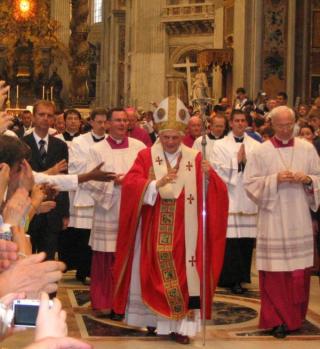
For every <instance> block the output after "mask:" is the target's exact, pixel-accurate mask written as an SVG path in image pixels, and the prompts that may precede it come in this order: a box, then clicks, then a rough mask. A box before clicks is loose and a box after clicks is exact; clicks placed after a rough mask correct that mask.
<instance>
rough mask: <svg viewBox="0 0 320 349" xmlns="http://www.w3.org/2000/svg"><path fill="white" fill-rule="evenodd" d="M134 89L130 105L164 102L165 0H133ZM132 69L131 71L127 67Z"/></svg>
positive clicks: (131, 49) (129, 53) (129, 52)
mask: <svg viewBox="0 0 320 349" xmlns="http://www.w3.org/2000/svg"><path fill="white" fill-rule="evenodd" d="M131 3H132V4H131V14H130V22H129V23H128V22H127V26H129V28H130V29H131V30H130V38H128V39H129V40H130V47H129V46H127V52H126V55H127V56H129V57H130V62H129V64H130V76H129V77H127V81H128V85H127V86H126V87H125V89H126V90H128V89H129V90H130V97H129V98H128V102H129V104H132V105H135V106H139V107H140V106H141V107H143V108H150V101H161V100H162V99H163V98H164V96H165V81H164V77H165V62H166V51H165V38H166V33H165V30H164V26H163V25H162V24H161V23H160V15H161V8H162V5H163V1H162V0H153V1H144V0H131ZM127 72H128V70H127Z"/></svg>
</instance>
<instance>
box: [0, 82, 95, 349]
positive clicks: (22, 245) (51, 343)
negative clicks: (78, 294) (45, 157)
mask: <svg viewBox="0 0 320 349" xmlns="http://www.w3.org/2000/svg"><path fill="white" fill-rule="evenodd" d="M7 92H8V87H5V84H4V82H2V81H1V82H0V110H1V109H2V107H3V105H4V103H5V100H6V96H7ZM11 122H12V117H11V116H9V115H7V114H6V113H5V112H0V134H1V133H2V132H3V131H4V130H6V129H7V128H8V127H9V126H10V125H11ZM65 165H66V164H64V163H63V162H62V163H59V164H57V166H56V167H57V168H53V169H51V170H50V171H52V173H51V174H54V173H55V172H56V173H59V172H60V171H61V168H63V167H64V166H65ZM55 194H56V189H55V188H53V187H50V186H48V185H35V184H34V180H33V174H32V170H31V167H30V165H29V164H28V162H27V161H25V160H24V161H23V162H22V164H21V168H20V171H19V172H18V175H17V176H10V168H9V166H8V165H7V164H5V163H1V164H0V204H1V209H0V213H1V216H2V220H3V223H7V224H9V225H10V226H11V232H12V234H13V241H7V240H2V239H0V303H1V306H2V308H5V309H10V308H11V307H12V303H13V301H14V300H16V299H24V298H27V299H39V298H40V307H39V313H38V317H37V321H36V327H35V333H34V341H33V343H31V344H30V345H29V346H27V347H26V348H25V349H64V348H71V349H88V348H91V346H90V345H89V344H87V343H85V342H82V341H80V340H78V339H74V338H71V337H68V330H67V323H66V317H67V316H66V312H65V310H63V309H62V306H61V302H60V301H59V300H58V299H57V298H54V300H53V306H52V307H49V296H48V294H50V293H53V292H56V291H57V288H58V285H57V283H58V281H59V280H60V279H61V278H62V273H63V271H64V269H65V265H64V264H63V263H62V262H59V261H47V260H45V259H46V255H45V253H43V252H41V253H38V254H32V248H31V242H30V237H29V236H28V235H27V234H26V231H25V226H26V218H27V220H29V221H31V219H32V217H33V215H34V214H37V213H45V212H48V211H50V210H51V209H52V208H54V207H55V202H54V201H53V198H54V195H55ZM5 198H6V199H5ZM0 329H1V330H2V331H1V336H2V338H1V339H4V338H6V337H8V336H10V335H14V333H15V332H16V331H17V329H16V328H15V327H12V326H10V325H9V326H4V324H3V323H1V320H0ZM20 330H21V329H20Z"/></svg>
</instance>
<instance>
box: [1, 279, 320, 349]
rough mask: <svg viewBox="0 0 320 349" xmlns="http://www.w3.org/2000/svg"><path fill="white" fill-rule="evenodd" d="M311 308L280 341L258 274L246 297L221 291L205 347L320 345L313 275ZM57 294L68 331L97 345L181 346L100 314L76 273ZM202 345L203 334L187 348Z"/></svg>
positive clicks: (14, 341) (16, 339) (318, 296)
mask: <svg viewBox="0 0 320 349" xmlns="http://www.w3.org/2000/svg"><path fill="white" fill-rule="evenodd" d="M311 283H312V285H311V295H310V306H309V311H308V315H307V321H306V322H305V324H304V326H303V328H302V329H301V330H300V331H298V332H296V333H293V334H291V335H290V336H288V337H287V338H286V339H284V340H278V339H275V338H274V337H272V336H270V334H269V333H268V332H266V331H259V330H258V329H257V323H258V313H259V306H260V304H259V292H258V284H257V274H256V273H253V278H252V284H250V285H247V286H248V288H249V292H248V294H247V295H246V296H245V297H239V296H234V295H232V294H230V293H229V292H228V291H226V290H224V289H218V290H217V293H216V296H215V302H214V304H213V313H214V316H213V320H210V321H208V325H207V330H206V347H207V348H210V349H211V348H212V349H213V348H214V349H233V348H234V347H235V345H236V346H237V349H251V348H252V349H253V348H255V349H256V348H259V349H260V348H261V349H263V348H272V349H277V348H281V349H286V348H290V349H298V348H299V349H303V348H307V349H315V348H317V349H318V348H319V345H320V287H319V278H318V277H312V282H311ZM58 297H59V298H60V299H61V300H62V303H63V305H64V308H65V309H66V311H67V313H68V327H69V335H70V336H73V337H77V338H82V339H83V340H85V341H88V342H89V343H91V345H92V346H93V348H95V349H102V348H108V347H110V348H115V349H118V348H119V349H120V348H121V349H127V348H128V349H129V348H130V349H136V348H137V349H138V348H139V349H144V348H145V349H147V348H148V349H149V348H153V347H155V346H156V348H157V349H162V348H165V349H170V348H178V347H181V344H177V343H175V342H172V341H171V340H170V339H169V338H167V337H147V336H146V332H145V330H144V329H139V328H130V327H127V326H125V325H123V324H121V323H118V322H114V321H111V320H107V319H101V318H96V317H95V316H94V314H93V312H92V311H91V308H90V303H89V292H88V287H85V286H82V285H81V284H80V283H78V282H77V281H75V279H74V273H73V272H68V273H66V274H65V276H64V278H63V280H62V281H61V283H60V285H59V292H58ZM32 336H33V331H32V330H27V331H23V332H18V333H15V334H14V335H13V336H11V337H9V338H7V339H6V340H5V341H3V342H2V343H1V346H0V348H8V349H11V348H12V349H13V348H23V347H24V346H25V345H26V344H28V343H30V342H31V341H32ZM201 347H203V343H202V337H201V334H200V335H199V336H198V337H196V338H195V339H194V340H193V341H192V342H191V344H190V345H189V346H188V348H190V349H191V348H201Z"/></svg>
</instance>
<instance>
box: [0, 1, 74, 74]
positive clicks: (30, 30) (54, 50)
mask: <svg viewBox="0 0 320 349" xmlns="http://www.w3.org/2000/svg"><path fill="white" fill-rule="evenodd" d="M25 1H27V2H23V1H22V0H0V23H1V25H0V46H2V47H4V48H5V60H6V72H7V75H8V78H9V79H14V77H15V69H14V63H15V60H16V48H17V47H18V46H20V47H21V46H28V45H31V46H32V63H33V75H34V78H37V77H38V76H39V74H41V73H42V72H43V61H44V53H46V54H47V53H48V54H49V55H51V57H54V58H55V64H60V63H61V62H62V61H63V60H67V61H69V59H70V56H69V54H68V48H67V47H66V46H65V45H64V44H63V43H62V42H61V41H60V40H59V39H58V38H57V36H56V33H57V30H58V28H59V23H58V22H57V21H55V20H53V19H50V0H41V1H39V0H25ZM20 5H21V7H20ZM26 13H27V14H28V16H27V15H24V14H26ZM16 16H18V17H16ZM27 18H28V19H27Z"/></svg>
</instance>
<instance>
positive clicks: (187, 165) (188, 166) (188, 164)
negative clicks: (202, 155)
mask: <svg viewBox="0 0 320 349" xmlns="http://www.w3.org/2000/svg"><path fill="white" fill-rule="evenodd" d="M192 167H193V165H192V163H191V162H190V161H188V163H187V164H186V168H187V170H188V171H191V169H192Z"/></svg>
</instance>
